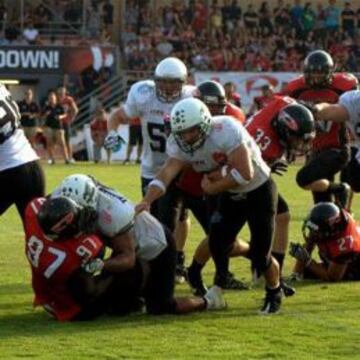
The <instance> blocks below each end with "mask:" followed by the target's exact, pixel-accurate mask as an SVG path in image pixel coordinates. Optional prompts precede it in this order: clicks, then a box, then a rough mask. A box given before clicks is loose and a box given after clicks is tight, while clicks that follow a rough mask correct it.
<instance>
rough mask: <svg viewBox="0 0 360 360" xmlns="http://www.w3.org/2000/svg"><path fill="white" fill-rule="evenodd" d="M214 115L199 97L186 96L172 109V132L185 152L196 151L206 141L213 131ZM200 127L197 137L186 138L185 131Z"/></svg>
mask: <svg viewBox="0 0 360 360" xmlns="http://www.w3.org/2000/svg"><path fill="white" fill-rule="evenodd" d="M211 123H212V117H211V114H210V111H209V109H208V107H207V106H206V105H205V104H204V103H203V102H202V101H201V100H199V99H196V98H186V99H183V100H181V101H179V102H178V103H176V104H175V106H174V107H173V109H172V111H171V118H170V125H171V133H172V134H173V135H174V138H175V140H176V142H177V144H178V145H179V147H180V148H181V149H182V150H183V151H184V152H190V153H192V152H194V151H195V150H197V149H199V148H200V147H201V146H202V145H203V144H204V142H205V140H206V138H207V136H208V135H209V134H210V131H211ZM195 128H197V129H198V135H197V137H196V139H193V140H192V141H191V143H189V142H188V141H186V140H185V138H184V136H183V135H184V133H185V132H187V131H189V130H192V129H195Z"/></svg>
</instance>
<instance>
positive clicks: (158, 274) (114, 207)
mask: <svg viewBox="0 0 360 360" xmlns="http://www.w3.org/2000/svg"><path fill="white" fill-rule="evenodd" d="M56 194H61V195H63V196H66V197H69V198H71V199H72V200H74V201H75V202H76V203H77V204H78V205H79V206H81V207H90V208H91V209H92V210H93V212H94V213H95V214H96V218H95V220H94V226H95V230H96V233H98V234H99V235H100V236H101V237H103V238H104V239H108V242H107V245H108V246H109V247H110V248H111V249H112V250H113V252H112V256H111V257H110V258H108V259H106V260H104V261H103V262H101V261H97V260H96V261H95V262H90V263H89V264H88V268H89V271H97V270H103V271H106V272H109V273H111V274H117V275H120V274H122V273H124V272H126V271H131V270H134V271H135V270H136V269H137V268H138V267H139V266H138V264H139V262H141V264H142V265H143V266H142V269H146V270H147V271H144V273H145V272H146V274H147V278H146V279H141V283H143V282H144V284H141V283H136V284H137V285H138V288H139V291H140V293H141V296H142V297H143V298H144V300H145V305H146V311H147V312H148V313H149V314H155V315H159V314H165V313H167V314H169V313H176V314H182V313H188V312H193V311H202V310H205V309H222V308H225V306H226V304H225V301H224V300H223V298H222V294H221V292H220V291H219V289H216V288H215V289H212V290H209V291H208V292H207V293H206V294H205V296H204V297H184V298H175V297H174V286H175V285H174V283H175V259H176V250H175V243H174V239H173V236H172V235H171V233H170V231H168V230H167V229H166V228H164V227H163V225H162V224H161V223H160V222H159V221H158V220H156V219H155V217H153V216H152V215H151V214H150V213H149V212H142V213H141V214H138V215H135V210H134V206H133V204H132V203H131V202H130V201H129V200H128V199H126V198H125V197H124V196H123V195H121V194H119V193H117V192H116V191H114V190H112V189H110V188H108V187H106V186H104V185H102V184H100V183H98V182H96V181H95V180H94V179H92V178H90V177H89V176H86V175H81V174H77V175H71V176H68V177H67V178H65V179H64V181H63V182H62V183H61V185H60V187H59V188H58V189H57V190H55V192H54V195H56ZM79 230H80V231H81V232H82V233H86V232H87V229H79ZM135 272H137V271H135ZM143 280H144V281H143ZM141 285H143V286H141Z"/></svg>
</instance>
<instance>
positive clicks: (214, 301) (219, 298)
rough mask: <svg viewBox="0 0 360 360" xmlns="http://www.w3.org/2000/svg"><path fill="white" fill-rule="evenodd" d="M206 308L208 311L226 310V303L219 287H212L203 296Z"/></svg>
mask: <svg viewBox="0 0 360 360" xmlns="http://www.w3.org/2000/svg"><path fill="white" fill-rule="evenodd" d="M204 299H205V300H206V308H207V309H208V310H222V309H226V307H227V305H226V301H225V299H224V297H223V293H222V290H221V288H220V287H219V286H216V285H214V286H213V287H211V288H210V289H209V290H208V291H207V292H206V294H205V296H204Z"/></svg>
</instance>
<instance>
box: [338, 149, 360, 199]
mask: <svg viewBox="0 0 360 360" xmlns="http://www.w3.org/2000/svg"><path fill="white" fill-rule="evenodd" d="M359 151H360V150H359V149H358V148H356V147H352V148H351V158H350V161H349V163H348V165H347V166H346V167H345V169H344V170H343V171H342V172H341V176H340V179H341V181H343V182H347V183H348V184H349V185H350V186H351V188H352V190H353V191H355V192H360V163H359V161H358V160H357V159H356V158H355V156H356V154H357V153H358V152H359ZM359 155H360V154H359Z"/></svg>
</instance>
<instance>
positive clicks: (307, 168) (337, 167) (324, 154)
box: [296, 147, 350, 187]
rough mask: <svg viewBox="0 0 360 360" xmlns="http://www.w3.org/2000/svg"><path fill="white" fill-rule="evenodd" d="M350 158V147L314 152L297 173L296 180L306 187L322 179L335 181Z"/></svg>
mask: <svg viewBox="0 0 360 360" xmlns="http://www.w3.org/2000/svg"><path fill="white" fill-rule="evenodd" d="M349 158H350V153H349V149H348V147H344V148H342V149H335V148H334V149H327V150H323V151H319V152H314V153H312V154H311V155H310V157H309V159H308V161H307V162H306V164H305V165H304V166H303V167H302V168H301V169H300V170H299V172H298V173H297V175H296V182H297V183H298V185H299V186H300V187H304V186H307V185H309V184H311V183H313V182H314V181H316V180H320V179H328V180H330V181H333V180H334V177H335V175H336V173H338V172H339V171H341V170H342V169H344V168H345V166H346V164H347V163H348V161H349Z"/></svg>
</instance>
